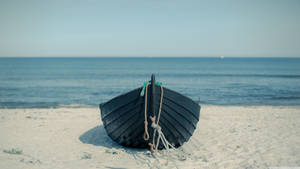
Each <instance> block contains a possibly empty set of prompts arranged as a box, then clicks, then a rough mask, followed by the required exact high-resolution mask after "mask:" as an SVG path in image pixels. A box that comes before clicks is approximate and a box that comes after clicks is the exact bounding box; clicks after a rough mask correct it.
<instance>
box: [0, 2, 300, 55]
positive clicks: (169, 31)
mask: <svg viewBox="0 0 300 169" xmlns="http://www.w3.org/2000/svg"><path fill="white" fill-rule="evenodd" d="M221 55H224V56H232V57H300V0H218V1H217V0H207V1H205V0H180V1H179V0H126V1H125V0H81V1H79V0H48V1H47V0H26V1H24V0H0V56H2V57H11V56H13V57H16V56H17V57H22V56H31V57H36V56H37V57H51V56H56V57H60V56H63V57H68V56H90V57H93V56H104V57H110V56H119V57H122V56H147V57H155V56H164V57H167V56H182V57H184V56H189V57H193V56H195V57H201V56H205V57H209V56H221Z"/></svg>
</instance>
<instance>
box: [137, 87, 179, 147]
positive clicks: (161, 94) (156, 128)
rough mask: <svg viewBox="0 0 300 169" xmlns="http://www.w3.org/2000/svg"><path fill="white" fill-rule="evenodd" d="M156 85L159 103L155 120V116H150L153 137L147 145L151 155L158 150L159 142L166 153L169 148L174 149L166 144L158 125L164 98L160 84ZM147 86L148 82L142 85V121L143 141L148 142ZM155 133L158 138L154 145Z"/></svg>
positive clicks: (166, 141)
mask: <svg viewBox="0 0 300 169" xmlns="http://www.w3.org/2000/svg"><path fill="white" fill-rule="evenodd" d="M158 85H159V86H160V91H161V92H160V103H159V110H158V114H157V120H156V116H154V117H152V116H150V118H151V121H152V124H151V127H152V128H153V129H154V131H153V137H152V143H149V146H150V149H151V152H152V153H154V152H155V151H157V150H158V146H159V142H160V141H161V142H162V144H163V146H164V147H165V149H166V150H167V152H169V149H170V148H172V149H175V147H174V146H173V145H172V144H170V143H169V142H168V140H167V139H166V137H165V135H164V133H163V132H162V131H161V127H160V126H159V125H158V123H159V120H160V114H161V110H162V102H163V97H164V89H163V87H162V85H161V83H160V84H158ZM148 86H149V82H147V84H146V85H144V87H145V111H144V112H145V121H144V124H145V132H144V140H145V141H147V140H149V132H148V119H147V99H148ZM143 90H144V89H143ZM152 111H154V110H152ZM156 132H157V133H158V137H157V140H156V143H155V136H156Z"/></svg>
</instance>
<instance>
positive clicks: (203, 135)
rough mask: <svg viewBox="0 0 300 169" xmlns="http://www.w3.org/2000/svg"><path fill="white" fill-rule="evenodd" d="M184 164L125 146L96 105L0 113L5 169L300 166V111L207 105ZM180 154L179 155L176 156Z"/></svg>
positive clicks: (1, 165) (0, 154)
mask: <svg viewBox="0 0 300 169" xmlns="http://www.w3.org/2000/svg"><path fill="white" fill-rule="evenodd" d="M183 150H184V152H185V153H190V154H185V157H184V158H183V159H175V158H171V160H169V162H168V164H166V162H167V158H165V157H164V156H161V155H160V156H159V157H157V158H155V157H153V156H151V154H150V153H149V151H148V150H137V149H130V148H124V147H122V146H119V145H117V144H116V143H114V142H113V141H112V140H111V139H110V138H109V137H108V136H107V135H106V132H105V130H104V128H103V126H102V122H101V120H100V112H99V110H98V109H97V108H57V109H0V168H1V169H21V168H22V169H27V168H28V169H29V168H30V169H36V168H42V169H44V168H45V169H54V168H55V169H60V168H64V169H83V168H84V169H88V168H113V169H116V168H176V167H177V168H248V169H249V168H269V167H287V166H289V167H296V166H298V167H299V166H300V107H288V106H284V107H272V106H248V107H242V106H241V107H239V106H202V109H201V117H200V121H199V123H198V127H197V130H196V131H195V133H194V135H193V137H192V138H191V140H190V141H189V142H188V143H187V144H186V145H184V146H183ZM173 153H175V154H176V153H177V152H173Z"/></svg>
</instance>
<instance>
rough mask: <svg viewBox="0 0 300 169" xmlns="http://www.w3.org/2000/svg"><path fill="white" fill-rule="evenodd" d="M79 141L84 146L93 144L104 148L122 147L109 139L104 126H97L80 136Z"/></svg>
mask: <svg viewBox="0 0 300 169" xmlns="http://www.w3.org/2000/svg"><path fill="white" fill-rule="evenodd" d="M79 140H80V141H81V142H82V143H84V144H92V145H94V146H103V147H107V148H121V147H122V146H120V145H118V144H117V143H115V142H114V141H113V140H112V139H111V138H110V137H108V135H107V133H106V131H105V129H104V127H103V125H99V126H96V127H94V128H92V129H89V130H88V131H86V132H84V133H83V134H81V135H80V136H79Z"/></svg>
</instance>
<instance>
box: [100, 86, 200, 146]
mask: <svg viewBox="0 0 300 169" xmlns="http://www.w3.org/2000/svg"><path fill="white" fill-rule="evenodd" d="M141 91H142V88H137V89H135V90H132V91H130V92H128V93H125V94H123V95H120V96H117V97H115V98H113V99H112V100H110V101H108V102H106V103H102V104H100V109H101V119H102V122H103V125H104V128H105V130H106V132H107V134H108V135H109V137H110V138H111V139H112V140H114V141H115V142H117V143H118V144H120V145H123V146H126V147H135V148H146V147H148V143H149V142H150V140H152V136H153V129H152V127H151V123H152V122H151V120H150V116H156V117H157V113H158V111H159V104H160V95H161V90H160V86H157V85H151V86H150V85H149V87H148V95H147V97H148V98H147V105H148V106H147V107H148V109H147V112H148V113H147V119H148V130H149V136H150V138H149V140H148V141H145V140H144V131H145V126H144V119H145V112H144V109H145V98H144V96H140V93H141ZM150 91H155V92H150ZM199 117H200V106H199V104H197V103H196V102H194V101H193V100H191V99H189V98H188V97H186V96H183V95H181V94H179V93H177V92H175V91H172V90H170V89H168V88H165V87H164V88H163V99H162V111H161V116H160V121H159V125H160V126H161V129H162V132H163V133H164V135H165V137H166V139H167V140H168V141H169V142H170V143H171V144H172V145H173V146H175V147H179V146H181V145H183V143H184V142H187V141H188V140H189V138H190V137H191V136H192V135H193V132H194V130H195V129H196V126H197V123H198V121H199ZM162 148H163V146H162V145H161V144H160V145H159V149H162Z"/></svg>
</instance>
